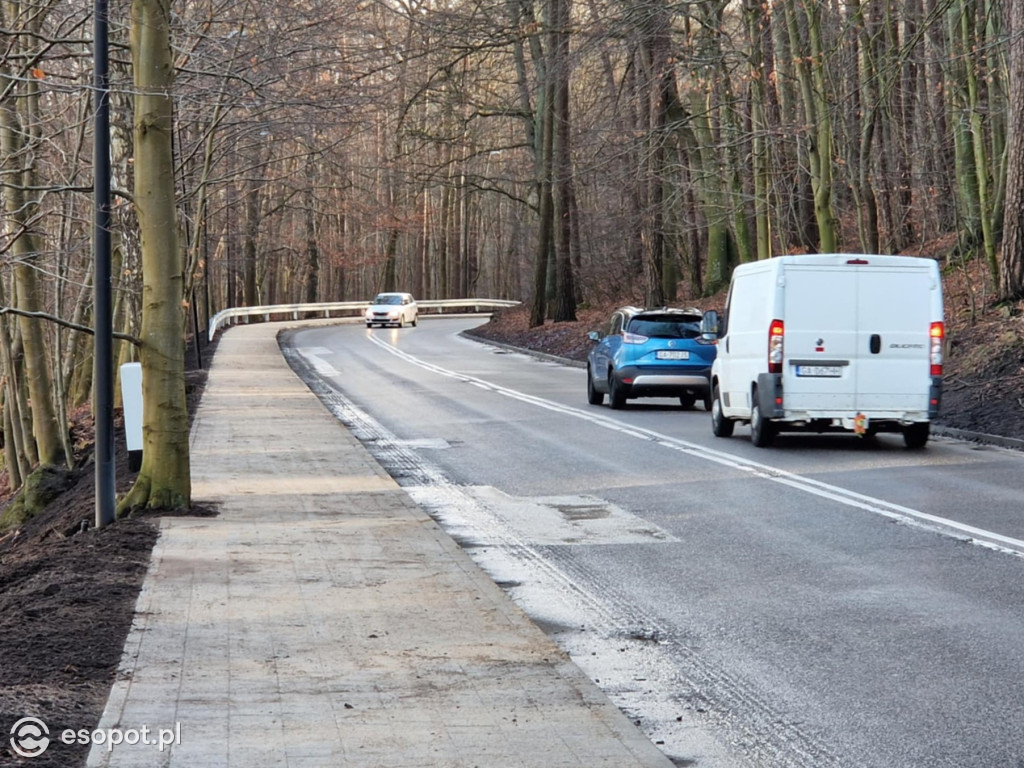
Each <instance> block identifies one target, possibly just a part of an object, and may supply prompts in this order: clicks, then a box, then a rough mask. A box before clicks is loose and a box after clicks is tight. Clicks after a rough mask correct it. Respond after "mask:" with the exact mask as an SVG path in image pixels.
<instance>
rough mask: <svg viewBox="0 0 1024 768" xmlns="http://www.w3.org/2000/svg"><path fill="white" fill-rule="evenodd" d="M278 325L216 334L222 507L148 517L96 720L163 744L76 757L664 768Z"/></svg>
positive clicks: (380, 767)
mask: <svg viewBox="0 0 1024 768" xmlns="http://www.w3.org/2000/svg"><path fill="white" fill-rule="evenodd" d="M282 327H284V326H283V325H282V324H261V325H248V326H237V327H234V328H231V329H229V330H228V331H226V332H225V333H224V335H223V336H222V338H221V340H220V342H219V345H218V349H217V353H216V356H215V357H214V360H213V365H212V368H211V371H210V375H209V381H208V383H207V386H206V390H205V392H204V395H203V399H202V403H201V405H200V407H199V411H198V413H197V415H196V418H195V422H194V425H193V428H192V474H193V498H194V499H195V500H196V501H202V502H213V503H215V504H216V505H217V506H218V507H219V509H220V515H219V516H218V517H215V518H189V517H168V518H165V519H163V520H162V522H161V536H160V539H159V541H158V542H157V545H156V548H155V550H154V552H153V560H152V562H151V564H150V568H149V573H148V574H147V576H146V580H145V583H144V586H143V589H142V592H141V594H140V595H139V600H138V604H137V606H136V614H135V623H134V625H133V627H132V631H131V634H130V635H129V638H128V641H127V644H126V647H125V653H124V658H123V659H122V668H121V673H120V674H119V678H118V680H117V682H116V683H115V685H114V688H113V690H112V691H111V694H110V699H109V701H108V703H107V707H106V710H105V712H104V714H103V718H102V721H101V723H100V726H99V727H100V728H103V729H106V728H119V729H122V736H126V737H127V738H128V740H130V739H131V738H133V736H132V735H131V734H130V733H128V731H129V730H134V735H135V736H139V738H140V741H141V738H142V736H147V737H148V739H149V740H151V741H155V740H157V739H158V738H163V739H164V740H165V741H167V740H169V739H170V738H172V737H177V734H178V733H179V732H180V743H175V744H173V745H171V746H168V747H164V749H163V751H162V752H161V751H159V749H158V747H157V746H156V745H152V744H151V745H144V744H141V743H140V744H136V745H129V744H119V745H117V746H115V747H113V749H112V750H108V747H107V745H98V746H94V747H93V749H92V752H91V753H90V756H89V762H88V765H89V766H117V767H124V766H139V767H140V768H141V767H142V766H145V767H146V768H151V767H152V766H176V767H178V766H180V767H181V768H185V767H187V768H219V767H221V766H231V767H232V768H261V766H288V767H289V768H331V767H334V766H367V767H370V766H372V767H374V768H404V767H408V768H431V767H433V766H438V767H440V766H445V767H446V768H447V767H452V768H456V767H462V766H466V767H467V768H469V767H471V766H479V767H480V768H514V767H516V766H536V767H537V768H561V767H563V766H565V767H569V766H578V767H579V768H584V767H585V768H598V767H599V766H608V768H632V767H633V766H649V767H651V768H653V767H654V766H657V767H658V768H671V765H672V763H671V762H670V761H669V760H668V759H667V758H666V757H665V756H664V755H663V754H662V753H661V752H660V751H659V750H658V749H657V748H656V747H655V746H654V745H653V744H652V743H651V742H650V741H649V740H648V739H647V738H646V737H644V736H643V735H642V734H641V733H640V732H639V731H638V730H637V729H636V728H635V727H634V726H633V724H632V723H630V722H629V720H628V719H627V718H626V717H625V716H624V715H623V714H622V713H621V712H619V710H618V709H616V708H615V707H614V706H613V705H612V704H611V703H610V702H609V701H608V700H607V698H606V697H605V696H604V694H602V693H601V691H600V690H599V689H598V688H597V687H596V686H595V685H593V684H592V683H591V682H590V681H589V680H588V679H586V678H585V677H584V676H583V674H582V673H581V672H580V671H579V670H578V669H577V668H576V666H575V665H574V664H573V663H572V662H571V661H569V659H568V658H567V657H566V656H565V654H563V653H562V652H561V651H560V650H559V649H558V648H557V647H556V646H555V645H554V644H553V643H552V642H551V641H550V640H549V639H548V638H547V637H546V636H545V635H544V633H543V632H541V631H540V630H539V629H538V628H537V627H536V626H534V625H533V624H532V623H531V622H530V620H529V619H528V618H527V617H526V616H525V615H524V614H523V613H522V612H521V611H520V610H519V609H518V608H517V607H516V606H515V605H514V604H513V603H512V602H511V601H510V600H509V598H508V597H507V596H506V595H505V594H504V593H503V592H502V591H501V590H500V589H499V588H498V587H497V586H495V585H494V584H493V583H492V582H491V580H490V579H489V578H488V577H487V576H486V575H485V574H484V573H483V572H482V571H481V570H480V569H479V568H478V567H477V566H476V565H475V564H474V563H473V562H472V560H470V558H469V557H468V555H466V554H465V553H464V552H462V550H460V549H459V547H458V546H457V545H456V544H455V543H454V542H453V541H452V540H451V539H450V538H449V537H448V536H447V535H446V534H445V533H444V532H443V531H442V530H440V529H439V528H438V526H437V525H436V524H435V523H434V521H433V520H432V519H431V518H430V517H428V516H427V515H426V514H425V513H424V512H423V511H422V510H420V509H419V508H418V507H417V506H416V505H415V504H413V503H412V501H411V500H410V499H409V497H408V496H407V495H406V493H405V492H404V491H403V490H402V489H401V488H400V487H399V486H398V485H397V484H396V483H395V482H394V481H393V480H392V479H391V478H390V477H389V476H388V475H387V474H386V473H385V472H384V471H383V470H382V469H381V467H380V466H379V465H378V464H377V463H376V461H375V460H374V459H373V458H372V457H371V456H370V454H369V453H368V452H367V451H366V450H365V449H364V448H363V446H362V445H361V444H360V443H359V442H358V441H357V440H356V439H355V438H354V437H352V436H351V434H349V432H348V431H347V430H346V429H345V428H344V427H343V426H342V425H341V424H339V423H338V422H337V421H336V420H335V419H334V418H333V417H332V416H331V415H330V413H328V411H327V410H326V409H325V408H324V407H323V406H322V405H321V403H320V402H319V400H318V399H317V398H316V397H315V396H314V395H313V394H312V393H311V392H310V391H309V390H308V389H307V388H306V386H305V385H304V384H303V383H302V381H300V380H299V379H298V378H297V377H296V375H295V374H294V373H293V372H292V371H291V369H290V368H289V367H288V365H287V363H286V362H285V360H284V358H283V357H282V355H281V353H280V351H279V349H278V346H277V342H276V340H275V336H276V334H277V332H278V331H279V330H281V328H282ZM144 727H145V728H147V729H148V733H145V732H143V731H142V729H143V728H144ZM164 729H166V730H164ZM175 729H177V730H175ZM51 748H59V745H57V746H55V747H51Z"/></svg>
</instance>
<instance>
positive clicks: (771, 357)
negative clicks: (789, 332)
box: [768, 320, 786, 373]
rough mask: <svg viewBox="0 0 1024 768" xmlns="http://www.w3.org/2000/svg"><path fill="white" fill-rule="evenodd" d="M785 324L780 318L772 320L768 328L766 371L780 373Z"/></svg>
mask: <svg viewBox="0 0 1024 768" xmlns="http://www.w3.org/2000/svg"><path fill="white" fill-rule="evenodd" d="M785 334H786V326H785V324H784V323H783V322H782V321H781V320H772V324H771V326H770V327H769V329H768V373H782V354H783V337H784V336H785Z"/></svg>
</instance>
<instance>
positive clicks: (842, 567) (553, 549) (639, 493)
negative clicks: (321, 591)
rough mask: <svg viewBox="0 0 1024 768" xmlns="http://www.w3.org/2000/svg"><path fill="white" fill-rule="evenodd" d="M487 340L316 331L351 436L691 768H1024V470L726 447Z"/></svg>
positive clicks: (787, 443) (422, 330)
mask: <svg viewBox="0 0 1024 768" xmlns="http://www.w3.org/2000/svg"><path fill="white" fill-rule="evenodd" d="M480 322H482V320H480V319H433V318H423V319H422V322H421V323H420V324H419V326H418V327H417V328H406V329H401V330H397V329H394V330H392V329H387V330H385V329H374V330H367V329H365V328H364V327H363V326H362V325H361V324H343V325H339V326H333V327H321V328H315V329H308V330H302V331H298V332H295V333H292V334H289V336H288V337H287V339H286V343H285V347H286V349H288V350H290V351H289V356H290V357H291V358H294V359H295V360H297V361H299V362H300V364H301V365H304V366H306V367H307V369H308V370H307V373H309V376H308V378H309V380H310V381H311V382H312V384H313V387H314V389H315V391H318V392H319V393H320V394H321V396H322V397H323V398H324V400H325V402H326V403H327V404H328V405H329V407H331V408H332V410H333V411H334V412H335V413H336V414H337V415H338V417H339V418H340V419H341V420H342V421H344V422H345V423H346V424H347V425H348V426H349V427H350V428H352V429H353V430H354V431H355V433H356V434H357V435H358V436H359V437H360V438H361V439H363V440H365V441H366V442H367V444H368V445H370V446H371V447H372V449H373V450H374V452H375V454H376V455H377V456H378V458H379V459H380V460H381V462H382V463H383V464H384V465H385V466H386V467H387V468H388V469H389V471H391V472H392V474H394V475H395V476H396V477H397V478H398V479H399V481H400V482H401V483H402V484H403V485H404V486H405V487H406V488H407V489H408V490H409V492H410V493H411V494H412V495H413V497H414V498H415V499H416V500H417V501H418V502H419V503H421V504H422V505H423V506H425V507H427V508H428V509H430V510H431V511H432V513H433V514H434V515H435V517H437V518H438V519H439V520H441V521H442V522H443V524H444V525H445V526H446V528H447V529H448V530H449V531H450V532H451V534H452V535H453V536H455V537H456V538H457V539H458V540H459V541H460V542H461V543H463V545H464V546H465V547H467V549H468V550H469V551H470V552H471V553H472V554H473V555H474V557H475V558H476V559H477V561H478V562H479V563H480V564H481V565H482V566H483V567H484V568H486V569H487V570H488V571H489V572H490V573H491V575H492V576H493V577H494V578H495V580H496V581H498V582H499V583H501V584H502V585H503V586H505V587H506V589H507V590H508V591H509V593H510V594H511V595H512V597H513V598H514V599H516V600H517V602H519V603H520V605H522V606H523V607H524V609H526V610H527V611H528V612H529V613H530V614H531V615H532V616H533V617H534V619H535V620H536V621H537V622H538V623H540V624H541V625H542V626H544V627H545V628H546V629H547V630H548V631H549V632H550V633H551V634H552V636H553V637H555V638H556V639H557V640H558V641H559V642H560V643H561V644H562V646H563V647H564V648H566V650H568V651H569V652H570V653H571V654H572V655H573V658H574V659H575V660H576V661H577V663H578V664H579V665H580V666H581V667H583V669H584V670H585V671H587V672H588V673H589V674H590V675H591V676H592V677H594V678H595V679H596V680H597V681H598V682H599V684H600V685H601V686H602V687H603V688H604V689H605V690H606V691H607V692H608V693H609V695H610V696H611V697H612V698H613V700H614V701H616V702H617V703H618V704H619V706H621V707H622V708H623V709H624V710H626V711H627V712H629V713H630V714H631V715H632V716H633V717H634V718H635V719H636V720H637V721H639V722H640V723H641V725H642V727H643V728H644V729H645V731H646V732H647V733H648V734H649V735H650V736H651V738H652V739H653V740H654V741H655V742H657V743H659V746H661V747H662V749H663V750H664V751H665V752H666V754H668V755H669V756H670V757H672V758H673V759H674V760H675V761H676V763H677V764H678V765H699V766H712V767H717V766H723V767H724V766H741V765H742V766H763V767H765V768H769V767H770V768H785V767H787V766H801V767H806V768H830V767H831V766H836V767H837V768H838V767H839V766H843V767H850V766H856V767H857V768H874V767H876V766H877V767H878V768H903V767H907V768H910V767H913V768H919V767H920V768H925V767H927V768H940V767H943V766H950V767H952V766H956V768H964V767H965V766H966V767H973V766H977V767H978V768H997V767H1002V766H1005V767H1006V768H1021V767H1022V766H1024V686H1022V685H1021V681H1022V680H1024V515H1022V514H1021V512H1022V506H1021V494H1020V488H1021V485H1022V478H1024V456H1022V455H1021V454H1019V453H1015V452H1012V451H1007V450H1004V449H999V448H989V447H980V446H976V445H973V444H969V443H965V442H960V441H956V440H951V439H942V438H939V439H936V438H933V440H932V441H931V442H930V443H929V445H928V448H927V449H926V450H924V451H920V452H911V451H907V450H905V449H904V448H903V444H902V439H901V438H899V437H898V436H886V435H882V436H879V437H878V438H877V439H874V440H867V441H865V440H860V439H858V438H855V437H853V436H845V435H829V436H811V435H782V436H780V438H779V439H778V441H777V443H776V445H775V446H774V447H773V448H771V449H767V450H765V449H757V448H754V447H753V446H752V445H751V444H750V442H749V439H748V430H747V429H746V428H744V427H738V428H737V430H736V434H735V436H734V437H732V438H730V439H719V438H715V437H714V436H713V435H712V434H711V425H710V420H709V415H708V414H707V413H705V412H704V411H703V410H701V409H700V407H699V406H698V409H697V410H696V411H690V412H684V411H682V410H680V408H679V407H678V405H677V403H676V401H673V400H639V401H630V405H629V407H627V408H626V409H625V410H623V411H612V410H611V409H610V408H608V407H607V406H606V405H605V406H590V405H588V404H587V402H586V393H585V373H584V371H583V370H582V369H579V368H573V367H568V366H562V365H558V364H555V363H551V362H544V361H540V360H537V359H534V358H532V357H529V356H526V355H520V354H510V353H508V352H506V351H503V350H498V349H496V348H494V347H489V346H485V345H481V344H479V343H477V342H474V341H470V340H468V339H466V338H463V337H460V336H459V332H460V331H461V330H463V329H465V328H468V327H472V326H473V325H475V324H478V323H480Z"/></svg>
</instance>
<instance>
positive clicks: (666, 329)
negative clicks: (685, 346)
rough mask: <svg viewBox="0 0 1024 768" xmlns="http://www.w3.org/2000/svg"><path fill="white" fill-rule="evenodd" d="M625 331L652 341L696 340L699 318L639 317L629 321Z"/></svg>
mask: <svg viewBox="0 0 1024 768" xmlns="http://www.w3.org/2000/svg"><path fill="white" fill-rule="evenodd" d="M626 330H627V331H629V332H630V333H635V334H637V335H639V336H647V337H648V338H654V339H696V338H697V337H699V336H700V318H693V317H687V316H682V317H681V316H679V315H640V316H639V317H634V318H633V319H632V320H630V321H629V325H627V326H626Z"/></svg>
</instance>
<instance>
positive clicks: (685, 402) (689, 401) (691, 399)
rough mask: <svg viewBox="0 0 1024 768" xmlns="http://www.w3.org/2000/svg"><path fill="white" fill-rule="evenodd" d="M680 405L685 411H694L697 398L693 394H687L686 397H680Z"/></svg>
mask: <svg viewBox="0 0 1024 768" xmlns="http://www.w3.org/2000/svg"><path fill="white" fill-rule="evenodd" d="M679 404H680V405H681V406H683V410H684V411H692V410H693V406H695V405H696V404H697V396H696V395H695V394H693V393H691V392H687V393H686V394H685V395H680V396H679Z"/></svg>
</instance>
